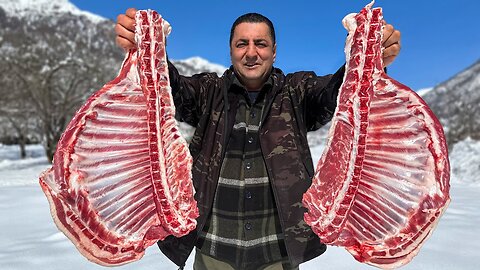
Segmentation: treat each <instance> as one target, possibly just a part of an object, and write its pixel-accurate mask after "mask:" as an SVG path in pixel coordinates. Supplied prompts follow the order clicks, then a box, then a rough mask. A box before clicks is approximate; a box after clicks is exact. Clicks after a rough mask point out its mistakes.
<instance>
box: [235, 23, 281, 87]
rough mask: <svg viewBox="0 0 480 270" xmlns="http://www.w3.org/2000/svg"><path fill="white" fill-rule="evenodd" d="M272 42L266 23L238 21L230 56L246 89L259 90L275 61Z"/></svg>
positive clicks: (274, 46)
mask: <svg viewBox="0 0 480 270" xmlns="http://www.w3.org/2000/svg"><path fill="white" fill-rule="evenodd" d="M275 56H276V44H273V40H272V37H271V36H270V30H269V28H268V25H267V24H266V23H240V24H239V25H237V27H235V30H234V33H233V38H232V43H231V44H230V57H231V59H232V65H233V68H234V69H235V73H236V75H237V77H238V78H239V80H240V82H242V84H243V85H245V87H246V88H247V89H248V90H259V89H260V88H261V87H262V86H263V84H264V83H265V82H266V81H267V79H268V75H269V74H270V70H271V68H272V65H273V62H275Z"/></svg>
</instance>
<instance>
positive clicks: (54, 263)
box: [0, 140, 480, 270]
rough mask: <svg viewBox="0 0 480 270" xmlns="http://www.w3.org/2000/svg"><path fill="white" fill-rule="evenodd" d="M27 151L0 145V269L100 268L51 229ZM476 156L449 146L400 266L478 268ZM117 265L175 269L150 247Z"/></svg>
mask: <svg viewBox="0 0 480 270" xmlns="http://www.w3.org/2000/svg"><path fill="white" fill-rule="evenodd" d="M456 148H457V149H458V150H456ZM27 151H28V158H27V159H25V160H20V159H19V154H18V146H5V145H1V144H0V269H1V270H11V269H15V270H22V269H25V270H27V269H28V270H32V269H49V270H56V269H59V270H60V269H62V270H63V269H70V270H76V269H82V270H83V269H105V268H104V267H101V266H98V265H95V264H93V263H90V262H89V261H87V260H86V259H85V258H84V257H82V256H81V255H80V253H79V252H78V251H77V250H76V249H75V247H74V246H73V244H72V243H71V242H70V241H69V240H68V239H67V238H66V237H65V236H64V235H63V234H62V233H61V232H59V230H58V229H57V228H56V227H55V224H54V223H53V221H52V218H51V216H50V212H49V206H48V202H47V200H46V198H45V196H44V195H43V193H42V191H41V188H40V187H39V185H38V182H37V177H38V175H39V173H40V172H41V171H42V170H44V169H46V168H48V167H49V164H48V163H47V161H46V158H45V157H44V155H43V149H42V147H41V146H39V145H33V146H29V147H28V148H27ZM321 152H322V146H317V147H314V148H312V154H313V156H314V158H315V160H318V158H319V157H320V155H321ZM479 156H480V143H478V142H474V141H471V140H470V141H466V142H464V144H463V145H462V144H460V145H459V147H454V149H453V151H452V153H451V156H450V157H451V162H452V167H453V169H452V172H453V178H452V188H451V197H452V202H451V204H450V206H449V208H448V209H447V211H446V213H445V215H444V216H443V217H442V219H441V220H440V222H439V224H438V227H437V229H436V230H435V232H434V233H433V235H432V237H431V238H430V239H429V240H428V241H427V242H426V244H425V245H424V246H423V248H422V250H421V251H420V253H419V255H418V256H417V257H415V258H414V259H413V261H412V262H411V263H410V264H408V265H407V266H405V267H403V268H402V269H432V270H447V269H448V270H451V269H459V270H460V269H461V270H478V269H480V261H479V258H480V226H479V224H480V211H479V210H478V208H479V207H480V185H479V183H480V179H478V178H479V177H478V172H479V171H480V169H479V168H476V169H475V168H474V167H475V166H479V164H480V163H479V162H478V157H479ZM315 162H316V161H315ZM465 166H469V167H468V168H467V167H465ZM458 176H460V177H458ZM192 261H193V258H192V256H191V257H190V258H189V261H188V263H187V267H186V269H191V268H192V267H191V266H192ZM117 269H132V270H133V269H152V270H153V269H155V270H161V269H176V267H175V265H174V264H173V263H171V262H170V261H169V260H168V259H166V258H165V257H164V256H163V255H162V254H161V253H160V252H159V250H158V248H157V247H156V246H152V247H150V248H148V249H147V252H146V255H145V257H144V258H142V259H141V260H140V261H138V262H134V263H131V264H128V265H125V266H121V267H117ZM301 269H302V270H316V269H375V268H374V267H371V266H367V265H363V264H361V263H359V262H357V261H355V260H354V259H353V257H352V256H351V255H350V254H349V253H348V252H347V251H345V250H344V249H342V248H337V247H329V249H328V250H327V252H326V253H325V254H324V255H322V256H320V257H318V258H316V259H314V260H312V261H310V262H307V263H305V264H303V265H302V266H301Z"/></svg>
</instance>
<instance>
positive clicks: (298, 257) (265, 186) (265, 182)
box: [115, 9, 400, 270]
mask: <svg viewBox="0 0 480 270" xmlns="http://www.w3.org/2000/svg"><path fill="white" fill-rule="evenodd" d="M135 12H136V10H135V9H128V10H127V12H126V14H122V15H119V16H118V19H117V25H116V28H115V30H116V33H117V40H116V41H117V44H118V45H119V46H121V47H122V48H125V49H130V48H133V47H134V23H135V21H134V15H135ZM399 41H400V32H398V31H397V30H394V29H393V27H392V26H391V25H386V26H385V30H384V40H383V46H384V47H385V50H384V56H383V60H384V63H385V65H389V64H390V63H391V62H392V61H393V60H394V59H395V57H396V56H397V55H398V53H399V51H400V45H399ZM230 56H231V61H232V66H231V67H230V68H229V69H228V70H227V71H225V73H224V74H223V76H222V77H218V76H216V75H215V74H213V73H202V74H198V75H194V76H192V77H184V76H181V75H179V74H178V71H177V70H176V69H175V67H174V66H173V65H172V64H171V63H169V73H170V81H171V86H172V94H173V96H174V101H175V106H176V109H177V113H178V116H179V118H180V120H181V121H185V122H187V123H189V124H191V125H193V126H195V127H196V131H195V135H194V137H193V140H192V142H191V144H190V151H191V154H192V156H193V159H194V164H193V169H192V174H193V181H194V186H195V189H196V194H195V199H196V200H197V203H198V207H199V212H200V217H199V218H198V219H197V221H198V225H197V230H195V231H194V232H192V233H190V234H189V235H187V236H184V237H182V238H174V237H169V238H167V239H165V241H162V242H159V243H158V245H159V247H160V249H161V250H162V252H163V253H164V254H165V255H166V256H167V257H169V258H170V259H171V260H172V261H173V262H175V263H176V264H177V265H179V266H180V267H181V268H182V267H183V266H184V265H185V261H186V259H187V258H188V256H189V254H190V253H191V251H192V249H193V248H194V246H196V255H195V262H194V269H197V270H203V269H298V265H299V264H300V263H302V262H305V261H307V260H310V259H312V258H315V257H316V256H318V255H320V254H322V253H323V252H325V250H326V246H325V245H324V244H322V243H320V241H319V239H318V237H317V236H316V235H315V234H314V233H313V232H312V231H311V229H310V228H309V226H308V225H306V224H305V222H304V221H303V213H304V211H305V209H304V208H303V207H302V205H301V199H302V195H303V193H304V192H305V191H306V190H307V188H308V187H309V186H310V184H311V178H312V176H313V172H314V169H313V163H312V159H311V155H310V151H309V148H308V144H307V138H306V134H307V131H310V130H315V129H318V128H319V127H321V126H322V125H323V124H325V123H327V122H328V121H330V120H331V118H332V116H333V112H334V110H335V108H336V105H337V104H336V99H337V94H338V89H339V87H340V85H341V83H342V80H343V74H344V67H342V68H340V69H339V70H338V71H337V72H336V73H335V74H333V75H328V76H316V75H315V74H314V73H313V72H296V73H292V74H288V75H284V74H283V72H282V71H281V70H280V69H278V68H274V67H273V63H274V62H275V58H276V42H275V31H274V27H273V25H272V23H271V21H270V20H269V19H267V18H266V17H264V16H262V15H260V14H256V13H249V14H245V15H242V16H240V17H239V18H238V19H237V20H236V21H235V22H234V24H233V25H232V29H231V33H230Z"/></svg>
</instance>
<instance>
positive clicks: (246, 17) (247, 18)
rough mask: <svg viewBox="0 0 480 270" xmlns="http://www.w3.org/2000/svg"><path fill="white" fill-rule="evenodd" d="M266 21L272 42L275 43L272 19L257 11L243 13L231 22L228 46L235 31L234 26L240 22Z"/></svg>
mask: <svg viewBox="0 0 480 270" xmlns="http://www.w3.org/2000/svg"><path fill="white" fill-rule="evenodd" d="M244 22H245V23H266V24H267V25H268V28H269V29H270V36H271V37H272V41H273V44H275V28H274V27H273V23H272V21H270V20H269V19H268V18H267V17H265V16H263V15H262V14H258V13H247V14H243V15H242V16H240V17H238V18H237V19H236V20H235V22H233V25H232V28H231V29H230V42H229V46H231V45H232V40H233V32H235V28H236V27H237V25H239V24H241V23H244Z"/></svg>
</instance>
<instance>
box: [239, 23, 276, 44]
mask: <svg viewBox="0 0 480 270" xmlns="http://www.w3.org/2000/svg"><path fill="white" fill-rule="evenodd" d="M233 36H234V39H245V38H247V39H250V38H253V39H269V40H271V39H272V37H271V35H270V29H269V27H268V25H267V24H266V23H264V22H243V23H240V24H238V25H237V26H236V27H235V30H234V35H233Z"/></svg>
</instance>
